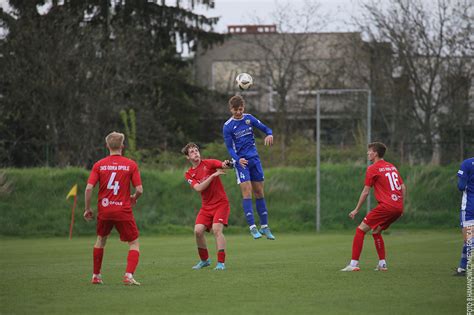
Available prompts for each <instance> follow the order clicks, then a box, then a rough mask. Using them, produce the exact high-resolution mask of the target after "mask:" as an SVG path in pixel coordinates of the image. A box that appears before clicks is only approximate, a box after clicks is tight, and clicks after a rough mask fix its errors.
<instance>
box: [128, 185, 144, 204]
mask: <svg viewBox="0 0 474 315" xmlns="http://www.w3.org/2000/svg"><path fill="white" fill-rule="evenodd" d="M141 195H143V186H142V185H138V186H137V187H135V193H134V194H133V195H131V196H130V199H131V201H132V206H134V205H135V204H136V203H137V199H138V198H140V196H141Z"/></svg>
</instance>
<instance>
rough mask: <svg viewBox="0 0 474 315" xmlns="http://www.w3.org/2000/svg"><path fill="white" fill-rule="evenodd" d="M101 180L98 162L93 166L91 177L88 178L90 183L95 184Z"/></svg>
mask: <svg viewBox="0 0 474 315" xmlns="http://www.w3.org/2000/svg"><path fill="white" fill-rule="evenodd" d="M98 181H99V165H98V164H97V163H95V164H94V166H93V167H92V170H91V173H90V174H89V179H88V180H87V183H88V184H91V185H92V186H95V184H97V182H98Z"/></svg>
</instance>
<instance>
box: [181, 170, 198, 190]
mask: <svg viewBox="0 0 474 315" xmlns="http://www.w3.org/2000/svg"><path fill="white" fill-rule="evenodd" d="M184 178H185V179H186V181H187V182H188V184H189V185H191V187H194V186H196V185H197V184H199V183H198V181H197V180H195V179H193V178H192V177H191V175H190V174H189V172H186V174H184Z"/></svg>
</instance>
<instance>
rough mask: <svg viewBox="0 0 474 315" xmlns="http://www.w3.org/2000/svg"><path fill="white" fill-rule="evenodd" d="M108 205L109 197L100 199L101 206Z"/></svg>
mask: <svg viewBox="0 0 474 315" xmlns="http://www.w3.org/2000/svg"><path fill="white" fill-rule="evenodd" d="M108 206H109V199H107V198H103V199H102V207H108Z"/></svg>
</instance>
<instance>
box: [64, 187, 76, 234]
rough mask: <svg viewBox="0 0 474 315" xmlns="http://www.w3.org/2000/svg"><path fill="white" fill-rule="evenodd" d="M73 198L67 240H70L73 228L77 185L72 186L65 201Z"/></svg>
mask: <svg viewBox="0 0 474 315" xmlns="http://www.w3.org/2000/svg"><path fill="white" fill-rule="evenodd" d="M71 196H74V203H73V205H72V211H71V225H70V226H69V239H72V227H73V226H74V209H76V203H77V184H75V185H74V186H72V188H71V190H70V191H69V193H68V194H67V196H66V200H67V199H69V197H71Z"/></svg>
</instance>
